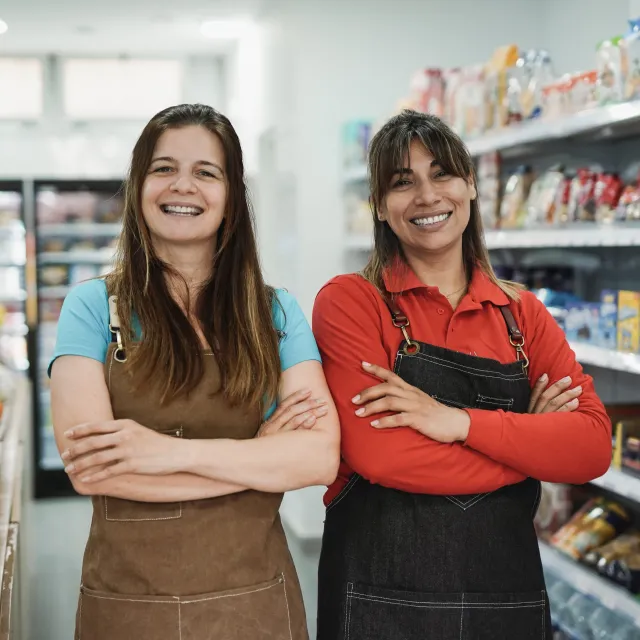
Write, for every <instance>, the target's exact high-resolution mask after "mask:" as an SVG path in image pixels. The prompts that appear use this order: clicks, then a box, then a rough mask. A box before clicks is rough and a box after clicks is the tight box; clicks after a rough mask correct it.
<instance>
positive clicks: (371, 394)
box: [352, 362, 471, 443]
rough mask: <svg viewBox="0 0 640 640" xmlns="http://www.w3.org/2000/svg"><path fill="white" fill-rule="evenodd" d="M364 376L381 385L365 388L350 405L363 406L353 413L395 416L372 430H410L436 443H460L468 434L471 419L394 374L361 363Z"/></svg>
mask: <svg viewBox="0 0 640 640" xmlns="http://www.w3.org/2000/svg"><path fill="white" fill-rule="evenodd" d="M362 367H363V368H364V370H365V371H366V372H367V373H370V374H372V375H374V376H375V377H376V378H380V379H381V380H383V381H384V382H383V383H382V384H378V385H376V386H375V387H370V388H369V389H365V390H364V391H363V392H362V393H360V394H359V395H357V396H356V397H355V398H353V400H352V402H353V403H354V404H358V405H364V406H362V407H361V408H360V409H358V410H357V411H356V415H357V416H360V417H361V418H366V417H369V416H371V415H373V414H376V413H383V412H386V411H392V412H393V413H394V414H395V415H392V416H388V417H386V418H379V419H377V420H374V421H373V422H371V423H370V424H371V426H372V427H375V428H376V429H388V428H395V427H410V428H411V429H415V430H416V431H418V432H420V433H421V434H422V435H425V436H427V437H428V438H431V439H432V440H436V441H437V442H443V443H450V442H457V441H464V440H466V439H467V436H468V435H469V427H470V425H471V418H470V417H469V414H468V413H467V412H466V411H463V410H462V409H453V408H451V407H447V406H445V405H443V404H441V403H440V402H438V401H437V400H434V399H433V398H432V397H431V396H430V395H428V394H426V393H424V391H421V390H420V389H418V388H417V387H412V386H411V385H410V384H407V383H406V382H405V381H404V380H403V379H402V378H400V377H399V376H397V375H396V374H395V373H393V372H391V371H389V370H388V369H384V368H383V367H378V366H376V365H372V364H369V363H367V362H363V363H362Z"/></svg>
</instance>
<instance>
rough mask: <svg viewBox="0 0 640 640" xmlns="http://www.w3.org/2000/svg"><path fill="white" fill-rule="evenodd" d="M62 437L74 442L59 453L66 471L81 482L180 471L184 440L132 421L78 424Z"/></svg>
mask: <svg viewBox="0 0 640 640" xmlns="http://www.w3.org/2000/svg"><path fill="white" fill-rule="evenodd" d="M65 436H66V437H67V438H69V439H71V440H74V442H76V443H77V444H73V445H72V446H70V447H69V448H68V449H67V450H66V451H64V452H63V453H62V459H63V460H64V462H65V464H66V467H65V471H66V472H67V473H68V474H70V475H74V476H78V477H79V479H80V481H81V482H85V483H88V482H100V481H102V480H106V479H108V478H112V477H113V476H118V475H121V474H124V473H138V474H143V475H168V474H171V473H177V472H179V471H180V470H181V461H182V459H183V456H182V455H181V452H182V448H181V447H182V445H183V444H184V442H183V441H182V440H181V439H180V438H174V437H172V436H168V435H164V434H161V433H158V432H157V431H154V430H153V429H148V428H147V427H143V426H142V425H141V424H138V423H137V422H135V421H133V420H108V421H107V422H93V423H87V424H81V425H78V426H77V427H73V429H69V431H67V432H66V433H65Z"/></svg>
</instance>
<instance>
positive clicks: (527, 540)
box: [313, 111, 611, 640]
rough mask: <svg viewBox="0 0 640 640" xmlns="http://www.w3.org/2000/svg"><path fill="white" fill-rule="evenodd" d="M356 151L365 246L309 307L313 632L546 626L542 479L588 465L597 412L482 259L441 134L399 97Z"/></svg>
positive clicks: (537, 309)
mask: <svg viewBox="0 0 640 640" xmlns="http://www.w3.org/2000/svg"><path fill="white" fill-rule="evenodd" d="M369 169H370V179H371V202H372V210H373V214H374V229H375V248H374V251H373V254H372V257H371V258H370V261H369V264H368V265H367V267H366V268H365V270H364V272H363V273H362V274H352V275H346V276H339V277H338V278H335V279H334V280H332V281H331V282H330V283H328V284H327V285H326V286H325V287H324V288H323V290H322V291H321V292H320V293H319V295H318V298H317V300H316V304H315V308H314V314H313V328H314V332H315V335H316V339H317V341H318V346H319V347H320V352H321V354H322V359H323V366H324V370H325V374H326V376H327V381H328V383H329V387H330V389H331V391H332V393H333V397H334V401H335V402H336V406H337V408H338V414H339V415H340V424H341V431H342V440H341V452H342V464H341V468H340V471H339V474H338V479H337V481H336V482H335V483H334V485H333V486H332V487H330V489H329V491H328V492H327V495H326V497H325V503H326V505H327V512H326V520H325V529H324V537H323V541H322V553H321V559H320V569H319V590H318V591H319V596H318V597H319V600H318V640H336V639H338V638H339V639H340V640H343V639H344V640H374V639H375V640H400V639H402V640H426V639H428V640H516V639H517V640H542V639H544V638H547V639H550V638H551V633H552V630H551V624H550V618H549V602H548V598H547V594H546V590H545V583H544V576H543V571H542V566H541V561H540V554H539V549H538V544H537V539H536V535H535V530H534V526H533V518H534V516H535V513H536V509H537V507H538V503H539V500H540V481H549V482H568V483H583V482H586V481H589V480H591V479H593V478H595V477H597V476H599V475H601V474H602V473H604V472H605V471H606V469H607V467H608V465H609V462H610V459H611V424H610V422H609V420H608V417H607V414H606V412H605V411H604V408H603V406H602V404H601V402H600V401H599V399H598V397H597V396H596V394H595V391H594V389H593V383H592V380H591V378H589V377H588V376H586V375H585V374H584V372H583V371H582V369H581V367H580V365H579V364H578V363H577V362H576V361H575V356H574V354H573V352H572V351H571V349H570V348H569V345H568V344H567V341H566V339H565V337H564V334H563V332H562V330H561V329H560V328H559V327H558V325H557V323H556V322H555V321H554V319H553V318H552V317H551V315H550V314H549V313H548V312H547V311H546V309H545V308H544V306H543V305H542V304H541V303H540V302H539V301H538V300H537V299H536V298H535V296H534V295H533V294H531V293H529V292H525V291H522V290H520V289H519V288H518V287H517V286H516V285H514V284H513V283H509V282H505V281H501V280H498V278H497V277H496V276H495V274H494V272H493V270H492V268H491V265H490V263H489V258H488V254H487V251H486V248H485V245H484V239H483V232H482V221H481V218H480V212H479V208H478V201H477V192H476V179H475V174H474V170H473V165H472V162H471V158H470V157H469V153H468V151H467V149H466V148H465V147H464V145H463V143H462V142H461V140H460V139H459V138H458V136H457V135H455V134H454V133H453V131H451V129H450V128H449V127H447V126H446V125H445V124H444V123H442V122H441V121H440V120H438V119H437V118H435V117H432V116H429V115H424V114H418V113H415V112H412V111H406V112H403V113H402V114H400V115H398V116H396V117H394V118H392V119H391V120H390V121H389V122H387V123H386V124H385V125H384V126H383V127H382V129H381V130H380V131H379V132H378V133H377V134H376V135H375V137H374V138H373V140H372V143H371V148H370V159H369Z"/></svg>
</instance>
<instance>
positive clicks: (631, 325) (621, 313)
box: [618, 291, 640, 353]
mask: <svg viewBox="0 0 640 640" xmlns="http://www.w3.org/2000/svg"><path fill="white" fill-rule="evenodd" d="M639 349H640V293H638V292H636V291H619V292H618V350H619V351H624V352H626V353H638V350H639Z"/></svg>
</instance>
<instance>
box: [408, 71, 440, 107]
mask: <svg viewBox="0 0 640 640" xmlns="http://www.w3.org/2000/svg"><path fill="white" fill-rule="evenodd" d="M410 92H411V100H412V102H414V103H415V104H416V108H417V110H418V111H421V112H422V113H430V114H432V115H434V116H438V117H439V118H441V117H442V116H443V114H444V78H443V76H442V69H421V70H420V71H417V72H416V73H415V74H414V75H413V77H412V78H411V85H410Z"/></svg>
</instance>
